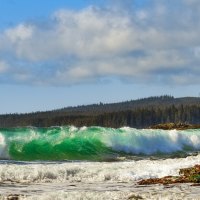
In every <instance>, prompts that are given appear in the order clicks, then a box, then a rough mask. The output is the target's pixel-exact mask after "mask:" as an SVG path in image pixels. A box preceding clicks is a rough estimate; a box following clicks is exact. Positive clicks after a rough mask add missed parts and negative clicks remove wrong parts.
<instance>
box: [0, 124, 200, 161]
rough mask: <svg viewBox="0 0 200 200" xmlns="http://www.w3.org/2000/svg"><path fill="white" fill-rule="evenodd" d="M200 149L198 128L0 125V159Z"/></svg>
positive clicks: (95, 157) (137, 155)
mask: <svg viewBox="0 0 200 200" xmlns="http://www.w3.org/2000/svg"><path fill="white" fill-rule="evenodd" d="M199 150H200V130H199V129H196V130H192V129H191V130H184V131H178V130H170V131H166V130H153V129H134V128H130V127H123V128H119V129H114V128H104V127H81V128H77V127H74V126H66V127H49V128H36V127H24V128H23V127H21V128H8V129H0V159H10V160H22V161H34V160H44V161H47V160H49V161H63V160H65V161H75V160H76V161H78V160H86V161H109V160H111V161H113V160H118V159H121V158H125V159H142V158H147V157H157V158H158V157H159V158H164V157H170V156H171V157H181V156H183V155H189V154H191V153H194V152H198V151H199Z"/></svg>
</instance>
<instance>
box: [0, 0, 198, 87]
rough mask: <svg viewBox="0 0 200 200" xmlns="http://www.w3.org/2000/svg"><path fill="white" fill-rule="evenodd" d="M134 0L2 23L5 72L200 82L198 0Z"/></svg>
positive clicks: (33, 77)
mask: <svg viewBox="0 0 200 200" xmlns="http://www.w3.org/2000/svg"><path fill="white" fill-rule="evenodd" d="M123 2H124V3H123ZM134 2H136V1H129V0H125V1H109V5H108V6H102V7H97V6H96V7H95V6H90V7H88V8H85V9H82V10H78V11H72V10H67V9H63V10H58V11H56V12H55V13H53V14H52V16H50V17H49V19H48V20H47V21H46V23H42V22H41V23H38V22H37V23H34V22H32V23H27V22H22V23H20V24H18V25H16V26H15V27H12V28H8V29H6V30H4V31H2V32H1V33H0V73H2V72H3V71H5V70H6V71H7V72H6V76H9V77H10V78H9V81H12V82H23V83H27V84H49V85H70V84H76V83H84V82H93V81H98V80H101V79H102V78H104V77H107V78H109V77H117V78H120V79H123V80H129V81H132V82H138V81H139V82H147V81H148V82H149V81H151V82H159V83H161V82H162V83H171V84H173V83H174V84H189V83H191V84H199V82H200V79H198V76H199V75H200V70H199V64H200V38H199V34H200V26H199V20H198V19H199V17H200V14H199V12H193V8H194V4H196V3H197V2H198V1H195V0H184V1H179V2H178V3H177V2H176V3H175V2H174V1H172V0H170V1H164V0H160V1H158V0H152V1H151V2H152V3H151V4H148V6H147V5H145V4H144V5H143V6H140V7H137V6H136V5H135V4H134ZM144 2H145V1H144ZM122 4H123V5H122ZM130 9H131V12H130ZM1 59H2V60H4V62H1ZM5 63H6V64H5ZM7 66H9V68H8V67H7ZM6 80H7V79H6Z"/></svg>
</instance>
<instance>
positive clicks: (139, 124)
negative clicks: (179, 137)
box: [0, 95, 200, 128]
mask: <svg viewBox="0 0 200 200" xmlns="http://www.w3.org/2000/svg"><path fill="white" fill-rule="evenodd" d="M169 122H173V123H189V124H200V98H199V97H183V98H174V97H173V96H169V95H164V96H158V97H149V98H143V99H138V100H131V101H126V102H120V103H111V104H103V103H101V102H100V103H99V104H92V105H81V106H76V107H66V108H62V109H58V110H52V111H46V112H34V113H24V114H18V113H15V114H5V115H0V128H10V127H22V126H23V127H24V126H34V127H49V126H68V125H74V126H77V127H82V126H102V127H113V128H119V127H123V126H129V127H134V128H147V127H149V126H152V125H156V124H160V123H169Z"/></svg>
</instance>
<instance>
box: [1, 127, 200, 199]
mask: <svg viewBox="0 0 200 200" xmlns="http://www.w3.org/2000/svg"><path fill="white" fill-rule="evenodd" d="M199 151H200V130H199V129H196V130H180V131H179V130H169V131H166V130H152V129H134V128H129V127H123V128H119V129H114V128H103V127H82V128H77V127H74V126H67V127H50V128H36V127H25V128H24V127H23V128H22V127H21V128H9V129H0V158H1V160H0V199H8V198H10V197H17V198H18V199H37V200H39V199H52V200H53V199H71V200H76V199H77V200H78V199H97V200H98V199H200V197H199V194H200V188H199V187H192V186H190V185H191V184H176V185H170V186H169V185H167V186H166V185H165V186H163V185H152V186H140V185H138V184H137V182H138V181H139V180H141V179H146V178H157V177H158V178H160V177H163V176H169V175H173V176H177V175H178V172H179V169H180V168H185V167H191V166H193V165H195V164H200V153H199Z"/></svg>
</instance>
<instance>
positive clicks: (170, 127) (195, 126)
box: [149, 123, 200, 130]
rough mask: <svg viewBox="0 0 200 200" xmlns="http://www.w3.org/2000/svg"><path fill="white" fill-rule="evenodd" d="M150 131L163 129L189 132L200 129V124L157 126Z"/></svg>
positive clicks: (151, 127)
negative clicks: (189, 130)
mask: <svg viewBox="0 0 200 200" xmlns="http://www.w3.org/2000/svg"><path fill="white" fill-rule="evenodd" d="M149 128H150V129H163V130H173V129H176V130H187V129H200V124H186V123H166V124H157V125H153V126H150V127H149Z"/></svg>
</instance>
